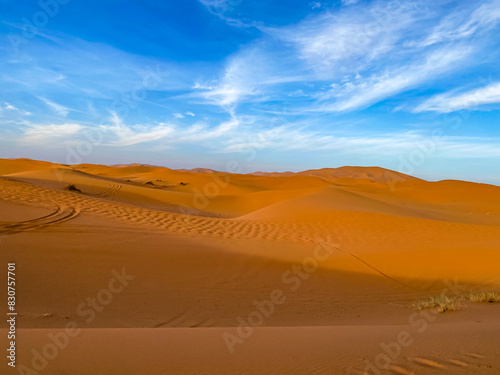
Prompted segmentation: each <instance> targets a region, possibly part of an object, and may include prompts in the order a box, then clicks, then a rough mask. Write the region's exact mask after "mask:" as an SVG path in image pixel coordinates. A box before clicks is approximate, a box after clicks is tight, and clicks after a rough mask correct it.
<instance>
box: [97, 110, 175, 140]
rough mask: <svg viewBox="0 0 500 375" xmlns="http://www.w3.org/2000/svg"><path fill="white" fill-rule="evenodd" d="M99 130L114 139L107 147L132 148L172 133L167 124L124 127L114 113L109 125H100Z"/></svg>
mask: <svg viewBox="0 0 500 375" xmlns="http://www.w3.org/2000/svg"><path fill="white" fill-rule="evenodd" d="M101 129H103V130H104V131H105V132H107V133H108V134H111V135H112V137H113V138H114V139H113V140H110V141H108V142H107V143H106V145H108V146H132V145H136V144H139V143H146V142H152V141H157V140H160V139H162V138H165V137H167V136H168V135H171V134H172V133H173V131H174V128H173V126H171V125H167V124H156V125H135V126H129V125H125V124H124V123H123V121H122V119H121V118H120V117H119V116H118V115H117V114H116V113H115V112H113V113H111V125H102V126H101ZM108 137H109V136H108Z"/></svg>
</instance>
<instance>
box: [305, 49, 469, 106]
mask: <svg viewBox="0 0 500 375" xmlns="http://www.w3.org/2000/svg"><path fill="white" fill-rule="evenodd" d="M472 52H473V49H472V48H460V47H458V48H449V49H444V50H436V51H432V52H431V53H429V54H428V55H427V56H425V58H424V60H423V61H421V62H419V63H413V64H409V65H406V66H398V67H396V68H395V69H394V70H387V71H385V72H382V73H376V74H373V75H371V76H369V77H367V78H362V77H359V78H358V79H355V80H354V81H350V82H347V83H345V84H343V85H341V86H339V85H334V87H333V88H332V89H331V90H329V91H327V92H326V93H323V94H321V96H320V97H319V98H320V100H322V101H328V100H331V99H334V100H333V103H332V104H323V105H321V106H319V107H318V108H316V109H313V110H320V111H325V112H341V111H353V110H356V109H360V108H366V107H368V106H370V105H373V104H375V103H378V102H380V101H381V100H384V99H387V98H389V97H391V96H394V95H396V94H398V93H401V92H403V91H406V90H408V89H410V88H412V87H416V86H418V85H420V84H422V83H424V82H426V81H428V80H429V79H432V78H434V77H436V76H438V75H440V74H442V73H443V72H446V71H450V70H452V69H454V68H456V67H457V65H456V64H457V63H462V64H463V63H464V61H465V59H467V57H468V56H470V55H471V53H472Z"/></svg>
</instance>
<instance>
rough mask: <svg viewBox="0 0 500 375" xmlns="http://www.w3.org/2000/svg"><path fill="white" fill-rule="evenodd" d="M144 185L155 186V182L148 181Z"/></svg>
mask: <svg viewBox="0 0 500 375" xmlns="http://www.w3.org/2000/svg"><path fill="white" fill-rule="evenodd" d="M144 185H153V186H154V182H153V181H148V182H146V183H144Z"/></svg>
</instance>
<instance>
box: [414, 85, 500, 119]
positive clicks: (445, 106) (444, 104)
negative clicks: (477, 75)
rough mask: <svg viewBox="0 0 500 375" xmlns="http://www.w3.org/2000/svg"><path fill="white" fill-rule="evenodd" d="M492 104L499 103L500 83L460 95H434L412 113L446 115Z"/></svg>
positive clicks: (451, 93) (452, 93)
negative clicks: (428, 112)
mask: <svg viewBox="0 0 500 375" xmlns="http://www.w3.org/2000/svg"><path fill="white" fill-rule="evenodd" d="M494 103H500V82H497V83H493V84H490V85H488V86H486V87H482V88H478V89H475V90H470V91H467V92H465V93H462V94H456V93H455V92H450V93H445V94H441V95H436V96H434V97H432V98H430V99H428V100H427V101H425V102H423V103H422V104H420V105H419V106H417V107H416V108H415V109H414V110H413V112H414V113H418V112H427V111H434V112H441V113H448V112H453V111H459V110H461V109H466V108H475V107H478V106H480V105H485V104H494Z"/></svg>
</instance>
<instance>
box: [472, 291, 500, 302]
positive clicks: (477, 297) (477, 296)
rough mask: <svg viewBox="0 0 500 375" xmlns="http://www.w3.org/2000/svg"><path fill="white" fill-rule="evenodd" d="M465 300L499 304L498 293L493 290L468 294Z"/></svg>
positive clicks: (499, 295) (499, 294)
mask: <svg viewBox="0 0 500 375" xmlns="http://www.w3.org/2000/svg"><path fill="white" fill-rule="evenodd" d="M466 299H467V300H468V301H471V302H479V303H500V293H499V292H497V291H494V290H483V291H480V292H470V293H469V294H468V295H467V296H466Z"/></svg>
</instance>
